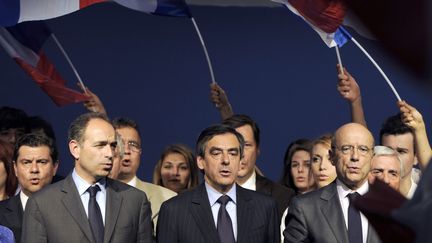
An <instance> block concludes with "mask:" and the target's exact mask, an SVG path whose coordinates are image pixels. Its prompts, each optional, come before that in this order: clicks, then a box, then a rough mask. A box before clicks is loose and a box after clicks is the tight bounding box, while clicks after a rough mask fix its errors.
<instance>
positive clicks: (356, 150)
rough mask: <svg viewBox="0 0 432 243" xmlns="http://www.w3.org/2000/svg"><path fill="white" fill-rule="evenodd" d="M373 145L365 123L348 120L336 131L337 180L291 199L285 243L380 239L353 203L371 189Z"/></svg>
mask: <svg viewBox="0 0 432 243" xmlns="http://www.w3.org/2000/svg"><path fill="white" fill-rule="evenodd" d="M373 147H374V139H373V136H372V134H371V132H370V131H369V130H368V129H367V128H366V127H364V126H363V125H360V124H358V123H348V124H345V125H343V126H342V127H340V128H339V129H338V130H336V132H335V135H334V137H333V141H332V150H331V161H332V163H333V165H334V166H335V167H336V174H337V179H336V180H335V181H334V182H332V183H330V184H329V185H327V186H325V187H322V188H321V189H318V190H316V191H312V192H309V193H306V194H303V195H301V196H298V197H295V198H294V199H293V200H292V202H291V204H290V206H289V208H288V215H287V217H286V228H285V231H284V233H283V234H284V237H285V242H287V243H288V242H320V243H334V242H349V243H354V242H358V243H372V242H374V243H375V242H380V240H379V238H378V235H377V234H376V232H375V230H374V229H373V228H372V226H371V225H370V224H369V222H368V220H367V219H366V217H364V215H363V214H361V213H359V211H358V210H357V209H356V208H355V207H354V206H353V202H354V200H355V199H356V197H358V196H361V195H364V194H365V193H366V192H367V191H368V190H369V183H368V180H367V179H368V175H369V171H370V162H371V159H372V155H373V151H372V150H373Z"/></svg>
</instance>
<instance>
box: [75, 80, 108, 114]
mask: <svg viewBox="0 0 432 243" xmlns="http://www.w3.org/2000/svg"><path fill="white" fill-rule="evenodd" d="M78 86H79V87H80V88H81V90H82V91H83V92H84V94H85V95H86V96H88V97H89V98H90V99H89V100H88V101H85V102H84V107H85V108H86V109H87V110H89V111H91V112H98V113H103V114H105V115H107V112H106V110H105V107H104V105H103V103H102V101H101V100H100V99H99V97H98V96H97V95H96V94H95V93H93V92H91V91H90V89H89V88H88V87H83V86H82V85H81V84H80V83H78Z"/></svg>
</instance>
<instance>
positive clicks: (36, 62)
mask: <svg viewBox="0 0 432 243" xmlns="http://www.w3.org/2000/svg"><path fill="white" fill-rule="evenodd" d="M50 36H51V32H50V30H49V28H48V26H46V25H45V23H43V22H40V21H37V22H35V21H33V22H26V23H21V24H18V25H16V26H14V27H8V28H3V27H0V45H2V46H3V48H4V49H5V50H6V52H7V53H8V54H9V55H10V56H11V57H12V58H13V59H14V60H15V61H16V62H17V63H18V65H20V66H21V67H22V68H23V69H24V71H25V72H26V73H27V74H29V75H30V76H31V77H32V78H33V79H34V81H35V82H36V84H37V85H38V86H40V87H41V88H42V90H44V91H45V92H46V93H47V94H48V96H50V98H51V99H52V100H53V101H54V103H55V104H56V105H58V106H63V105H67V104H71V103H78V102H81V101H85V100H88V98H87V97H86V96H85V95H83V94H81V93H80V92H77V91H75V90H72V89H69V88H67V87H66V86H65V85H66V81H65V80H64V79H63V78H62V77H61V76H60V74H59V73H58V72H57V71H56V70H55V68H54V65H53V64H52V63H51V62H50V61H49V60H48V58H47V56H46V55H45V54H44V52H43V50H42V46H43V44H44V43H45V41H46V40H47V39H48V38H49V37H50Z"/></svg>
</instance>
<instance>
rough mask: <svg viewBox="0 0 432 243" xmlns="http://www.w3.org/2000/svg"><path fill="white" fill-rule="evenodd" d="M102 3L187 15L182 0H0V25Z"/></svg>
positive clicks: (9, 24)
mask: <svg viewBox="0 0 432 243" xmlns="http://www.w3.org/2000/svg"><path fill="white" fill-rule="evenodd" d="M103 2H116V3H118V4H120V5H122V6H124V7H127V8H130V9H134V10H137V11H141V12H145V13H148V14H154V15H164V16H175V17H191V14H190V12H189V9H188V6H187V4H186V3H185V1H184V0H0V26H12V25H15V24H18V23H21V22H25V21H33V20H45V19H51V18H56V17H59V16H63V15H66V14H69V13H72V12H75V11H78V10H80V9H83V8H85V7H88V6H90V5H93V4H96V3H103Z"/></svg>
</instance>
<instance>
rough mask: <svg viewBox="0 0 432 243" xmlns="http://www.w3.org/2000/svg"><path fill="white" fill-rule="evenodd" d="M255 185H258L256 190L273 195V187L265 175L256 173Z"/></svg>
mask: <svg viewBox="0 0 432 243" xmlns="http://www.w3.org/2000/svg"><path fill="white" fill-rule="evenodd" d="M255 185H256V191H257V192H261V193H264V194H266V195H271V187H270V185H269V184H268V181H266V180H265V179H264V177H262V176H260V175H258V174H256V181H255Z"/></svg>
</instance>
